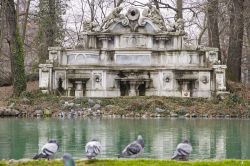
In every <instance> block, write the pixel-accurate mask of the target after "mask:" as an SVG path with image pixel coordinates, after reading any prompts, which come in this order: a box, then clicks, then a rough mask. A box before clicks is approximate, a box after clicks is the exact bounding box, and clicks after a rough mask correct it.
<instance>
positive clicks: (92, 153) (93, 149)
mask: <svg viewBox="0 0 250 166" xmlns="http://www.w3.org/2000/svg"><path fill="white" fill-rule="evenodd" d="M85 152H86V156H87V158H88V159H92V158H95V157H96V156H97V155H98V154H100V152H101V143H100V142H99V141H97V140H96V139H92V140H91V141H90V142H88V143H87V144H86V146H85Z"/></svg>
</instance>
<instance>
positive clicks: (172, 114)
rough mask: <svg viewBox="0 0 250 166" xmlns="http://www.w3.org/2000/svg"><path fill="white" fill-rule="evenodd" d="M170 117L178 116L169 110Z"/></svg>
mask: <svg viewBox="0 0 250 166" xmlns="http://www.w3.org/2000/svg"><path fill="white" fill-rule="evenodd" d="M170 117H178V114H176V113H174V112H171V113H170Z"/></svg>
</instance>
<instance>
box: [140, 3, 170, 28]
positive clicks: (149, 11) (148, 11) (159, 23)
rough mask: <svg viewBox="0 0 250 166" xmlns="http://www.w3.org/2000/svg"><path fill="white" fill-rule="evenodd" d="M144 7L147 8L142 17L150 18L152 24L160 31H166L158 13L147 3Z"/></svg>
mask: <svg viewBox="0 0 250 166" xmlns="http://www.w3.org/2000/svg"><path fill="white" fill-rule="evenodd" d="M146 5H147V6H148V9H144V10H143V12H142V15H143V16H144V17H148V18H150V19H151V20H152V22H153V23H154V24H156V25H157V26H158V27H159V28H160V29H161V30H162V31H166V30H167V29H166V26H165V23H164V19H163V17H162V15H161V13H160V11H159V10H158V9H156V8H155V7H154V6H153V5H151V4H149V3H148V4H146Z"/></svg>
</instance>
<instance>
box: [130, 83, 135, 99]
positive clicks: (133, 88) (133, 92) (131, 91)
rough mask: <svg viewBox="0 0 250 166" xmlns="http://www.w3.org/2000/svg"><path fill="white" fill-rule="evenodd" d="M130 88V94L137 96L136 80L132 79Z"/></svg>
mask: <svg viewBox="0 0 250 166" xmlns="http://www.w3.org/2000/svg"><path fill="white" fill-rule="evenodd" d="M129 84H130V90H129V96H136V89H135V88H136V86H135V85H136V81H130V82H129Z"/></svg>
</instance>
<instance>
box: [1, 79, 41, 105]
mask: <svg viewBox="0 0 250 166" xmlns="http://www.w3.org/2000/svg"><path fill="white" fill-rule="evenodd" d="M37 89H39V88H38V81H33V82H27V91H32V90H37ZM12 90H13V87H12V86H4V87H0V107H1V106H6V105H7V102H6V99H7V98H9V97H10V96H11V94H12Z"/></svg>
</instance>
